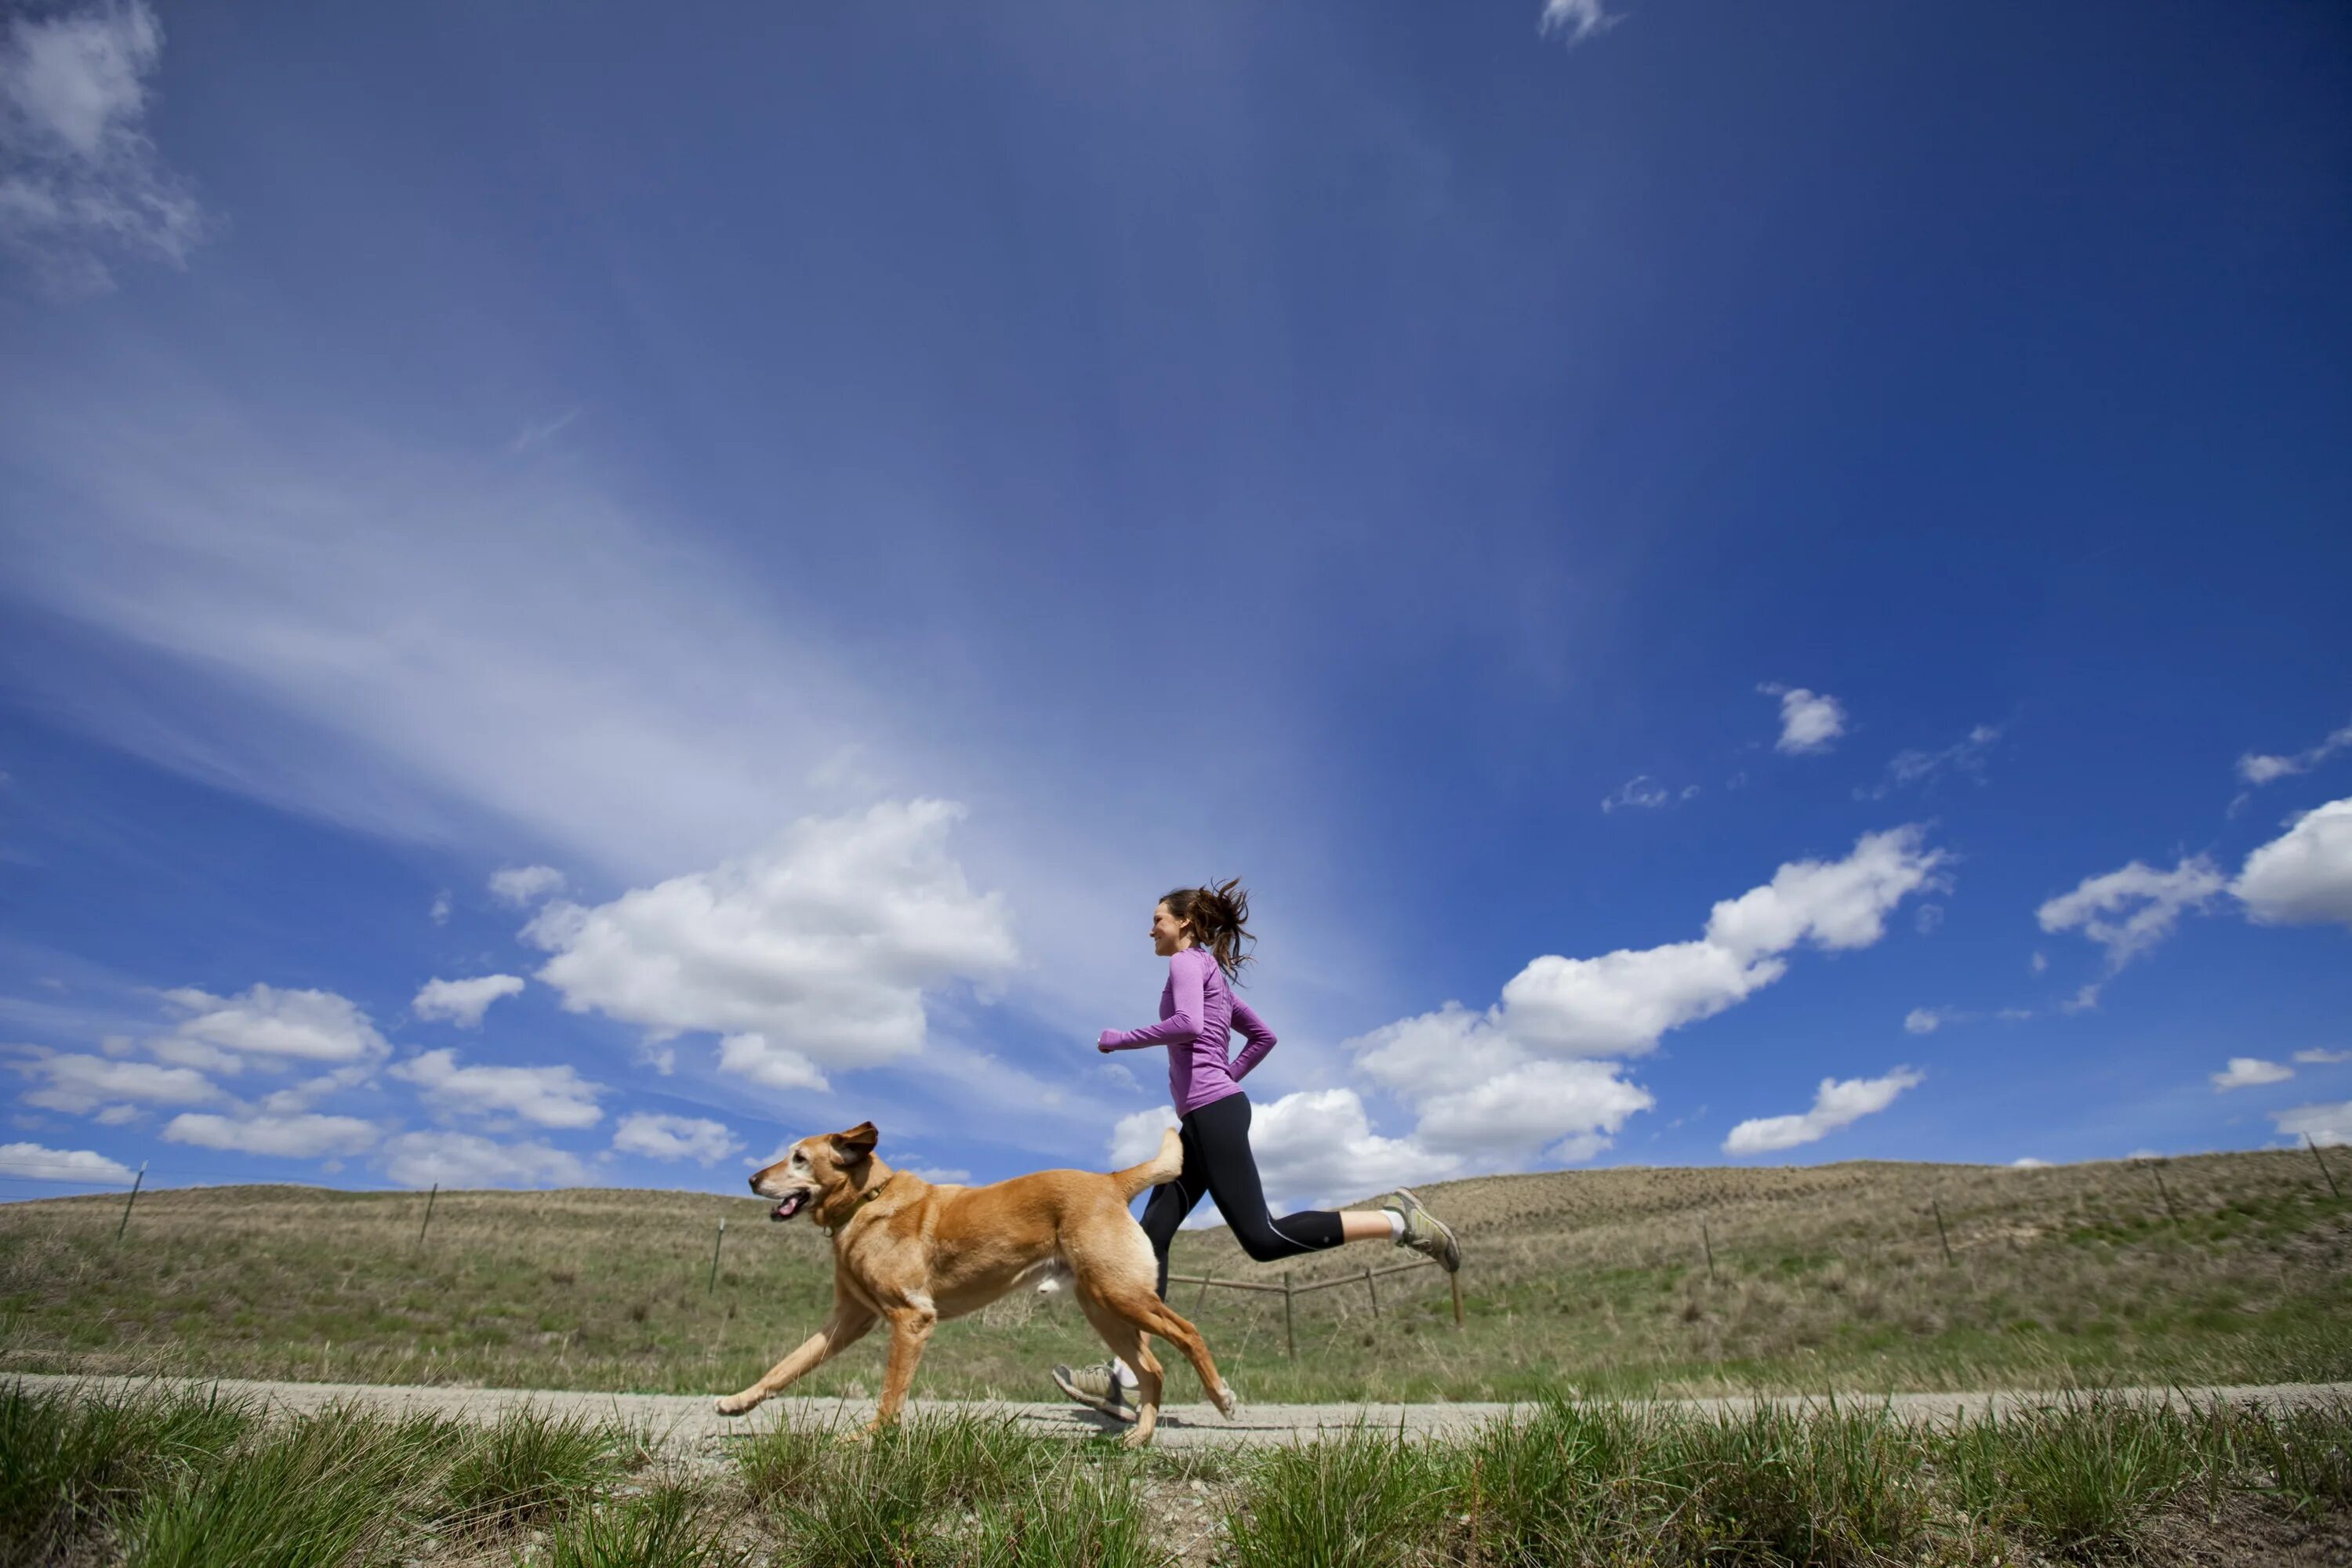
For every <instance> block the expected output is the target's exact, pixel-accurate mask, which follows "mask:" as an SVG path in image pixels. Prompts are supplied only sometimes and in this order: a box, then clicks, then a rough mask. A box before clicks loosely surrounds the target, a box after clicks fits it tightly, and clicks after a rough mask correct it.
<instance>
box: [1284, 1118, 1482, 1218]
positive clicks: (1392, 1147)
mask: <svg viewBox="0 0 2352 1568" xmlns="http://www.w3.org/2000/svg"><path fill="white" fill-rule="evenodd" d="M1250 1147H1251V1149H1252V1150H1254V1151H1255V1152H1256V1155H1257V1168H1258V1174H1259V1175H1260V1176H1261V1177H1262V1178H1263V1179H1264V1181H1265V1189H1266V1191H1267V1193H1268V1194H1277V1195H1278V1201H1279V1206H1281V1207H1289V1206H1292V1205H1298V1204H1322V1203H1328V1202H1331V1201H1334V1200H1343V1199H1348V1198H1356V1197H1362V1196H1365V1195H1367V1194H1372V1193H1378V1192H1383V1191H1385V1190H1387V1189H1388V1188H1391V1187H1395V1186H1408V1187H1409V1186H1412V1184H1414V1183H1416V1182H1438V1181H1444V1179H1445V1178H1446V1177H1448V1176H1452V1175H1454V1174H1457V1173H1460V1171H1461V1170H1462V1167H1463V1162H1462V1161H1461V1159H1460V1158H1459V1157H1458V1156H1455V1155H1452V1154H1445V1153H1440V1152H1433V1151H1431V1150H1429V1149H1426V1148H1423V1147H1422V1146H1421V1141H1420V1140H1419V1139H1418V1138H1417V1137H1416V1138H1383V1137H1381V1136H1380V1135H1379V1134H1378V1133H1376V1132H1374V1131H1372V1127H1371V1121H1370V1119H1369V1118H1368V1117H1367V1116H1366V1115H1365V1114H1364V1104H1363V1101H1362V1100H1359V1099H1358V1098H1357V1097H1356V1093H1355V1091H1354V1090H1353V1089H1314V1090H1310V1091H1307V1092H1306V1093H1301V1094H1286V1095H1284V1096H1283V1097H1282V1098H1281V1099H1280V1100H1275V1101H1273V1102H1272V1103H1270V1104H1266V1105H1258V1106H1254V1107H1252V1114H1251V1119H1250Z"/></svg>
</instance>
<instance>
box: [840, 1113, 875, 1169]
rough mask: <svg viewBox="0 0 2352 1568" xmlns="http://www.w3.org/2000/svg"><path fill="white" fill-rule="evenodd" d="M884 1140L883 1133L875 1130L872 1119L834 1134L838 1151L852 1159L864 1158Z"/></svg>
mask: <svg viewBox="0 0 2352 1568" xmlns="http://www.w3.org/2000/svg"><path fill="white" fill-rule="evenodd" d="M879 1142H882V1134H881V1133H879V1132H877V1131H875V1130H874V1123H872V1122H871V1121H861V1122H859V1123H858V1124H857V1125H856V1126H855V1127H853V1128H851V1129H850V1130H849V1131H846V1132H836V1133H835V1134H834V1135H833V1146H834V1149H835V1152H838V1153H840V1154H841V1155H842V1156H843V1157H844V1158H845V1159H850V1160H863V1159H864V1158H866V1156H867V1155H868V1154H871V1153H872V1152H874V1145H875V1144H877V1143H879Z"/></svg>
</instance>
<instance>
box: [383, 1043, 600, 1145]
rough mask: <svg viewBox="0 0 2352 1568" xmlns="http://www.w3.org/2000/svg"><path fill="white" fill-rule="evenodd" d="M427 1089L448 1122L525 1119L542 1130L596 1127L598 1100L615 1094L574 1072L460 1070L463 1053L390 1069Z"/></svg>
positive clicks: (437, 1054) (442, 1053)
mask: <svg viewBox="0 0 2352 1568" xmlns="http://www.w3.org/2000/svg"><path fill="white" fill-rule="evenodd" d="M388 1070H389V1071H390V1073H391V1076H393V1077H394V1078H396V1079H400V1080H402V1081H403V1082H404V1083H413V1084H415V1085H416V1086H417V1088H418V1089H422V1090H423V1091H424V1093H425V1100H426V1101H427V1103H429V1104H430V1105H431V1106H432V1108H433V1110H434V1111H435V1112H436V1114H438V1115H440V1116H442V1117H445V1118H446V1117H455V1116H502V1115H513V1116H520V1117H521V1118H522V1119H523V1120H524V1121H529V1122H532V1123H534V1124H536V1125H538V1126H541V1127H593V1126H594V1125H595V1124H596V1123H597V1121H600V1120H602V1119H603V1116H604V1112H603V1111H601V1110H598V1109H597V1108H596V1097H597V1096H598V1095H600V1094H604V1093H607V1092H609V1091H608V1090H607V1089H605V1087H604V1085H603V1084H601V1083H591V1082H589V1081H588V1080H587V1079H583V1078H582V1077H581V1076H580V1075H579V1074H578V1073H576V1072H574V1071H573V1070H572V1068H570V1067H568V1066H563V1067H542V1068H515V1067H470V1068H467V1067H459V1066H458V1065H457V1053H456V1052H454V1051H448V1050H439V1051H426V1052H425V1053H424V1054H423V1055H422V1056H417V1057H412V1058H409V1059H408V1060H406V1061H404V1062H402V1063H400V1064H399V1065H398V1066H396V1067H394V1068H390V1069H388Z"/></svg>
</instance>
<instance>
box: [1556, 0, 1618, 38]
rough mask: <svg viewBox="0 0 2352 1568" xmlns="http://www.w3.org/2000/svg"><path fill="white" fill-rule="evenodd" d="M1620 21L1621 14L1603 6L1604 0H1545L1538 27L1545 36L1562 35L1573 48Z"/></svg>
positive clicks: (1559, 36)
mask: <svg viewBox="0 0 2352 1568" xmlns="http://www.w3.org/2000/svg"><path fill="white" fill-rule="evenodd" d="M1618 21H1619V18H1618V17H1617V16H1613V15H1612V14H1611V13H1610V12H1608V11H1606V10H1604V9H1602V7H1601V0H1544V8H1543V17H1542V19H1541V20H1540V21H1538V23H1537V24H1536V28H1537V31H1538V32H1540V33H1542V34H1543V36H1544V37H1548V38H1559V39H1560V40H1562V41H1563V42H1565V43H1566V44H1568V45H1569V47H1571V48H1573V47H1575V46H1576V45H1578V44H1580V43H1582V42H1584V40H1585V39H1587V38H1590V37H1594V36H1595V35H1597V34H1600V33H1605V32H1607V31H1608V30H1609V29H1610V28H1612V27H1613V26H1616V25H1617V23H1618Z"/></svg>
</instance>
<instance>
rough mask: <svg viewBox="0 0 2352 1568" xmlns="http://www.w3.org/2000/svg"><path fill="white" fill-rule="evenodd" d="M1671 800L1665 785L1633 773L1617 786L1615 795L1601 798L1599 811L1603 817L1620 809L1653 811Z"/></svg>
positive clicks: (1642, 774) (1641, 774) (1648, 776)
mask: <svg viewBox="0 0 2352 1568" xmlns="http://www.w3.org/2000/svg"><path fill="white" fill-rule="evenodd" d="M1672 798H1673V796H1671V795H1668V794H1667V792H1666V786H1665V785H1664V784H1660V783H1659V782H1658V781H1657V780H1655V779H1654V778H1652V777H1651V776H1650V775H1649V774H1647V773H1635V774H1634V775H1633V777H1632V778H1630V779H1627V780H1626V781H1625V782H1624V783H1623V784H1620V785H1618V786H1617V793H1616V794H1615V795H1603V796H1602V797H1601V812H1602V813H1603V815H1606V814H1607V813H1610V812H1612V811H1616V810H1618V809H1620V808H1621V807H1632V808H1634V809H1637V810H1641V811H1654V810H1656V809H1657V808H1658V807H1659V806H1662V805H1665V804H1666V802H1667V801H1668V800H1670V799H1672ZM1685 798H1687V797H1685Z"/></svg>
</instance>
